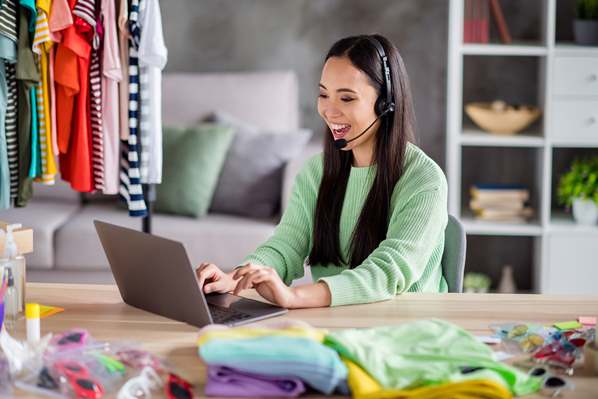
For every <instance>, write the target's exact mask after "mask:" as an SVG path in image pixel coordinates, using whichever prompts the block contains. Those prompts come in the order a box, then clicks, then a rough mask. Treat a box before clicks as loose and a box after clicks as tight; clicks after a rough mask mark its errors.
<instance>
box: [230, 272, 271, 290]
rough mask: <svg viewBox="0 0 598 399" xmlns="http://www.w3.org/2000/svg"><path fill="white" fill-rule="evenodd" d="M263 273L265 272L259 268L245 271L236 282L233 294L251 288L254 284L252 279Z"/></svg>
mask: <svg viewBox="0 0 598 399" xmlns="http://www.w3.org/2000/svg"><path fill="white" fill-rule="evenodd" d="M264 274H265V272H264V271H263V270H260V269H257V270H253V271H250V272H247V273H245V275H244V276H243V277H242V278H241V280H239V282H238V283H237V287H236V288H235V291H234V292H233V294H235V295H237V294H239V293H240V292H241V291H243V290H246V289H249V288H252V287H253V285H254V280H255V279H256V278H258V277H259V276H261V275H264Z"/></svg>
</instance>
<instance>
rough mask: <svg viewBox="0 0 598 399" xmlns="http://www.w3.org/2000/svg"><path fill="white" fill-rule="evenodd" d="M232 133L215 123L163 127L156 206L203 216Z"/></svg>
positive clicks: (171, 211) (210, 199)
mask: <svg viewBox="0 0 598 399" xmlns="http://www.w3.org/2000/svg"><path fill="white" fill-rule="evenodd" d="M233 135H234V134H233V130H232V128H230V127H226V126H223V125H217V124H213V123H205V124H200V125H196V126H193V127H190V128H187V129H177V128H166V129H164V139H163V140H164V171H163V180H162V184H159V185H158V186H157V188H156V194H157V195H156V210H157V211H159V212H164V213H170V214H176V215H186V216H193V217H199V216H204V215H205V214H206V213H207V212H208V208H209V206H210V203H211V202H212V197H213V195H214V190H215V189H216V184H217V183H218V176H220V171H221V170H222V165H223V164H224V160H225V158H226V153H227V151H228V149H229V147H230V144H231V141H232V139H233Z"/></svg>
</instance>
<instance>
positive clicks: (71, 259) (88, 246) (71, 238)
mask: <svg viewBox="0 0 598 399" xmlns="http://www.w3.org/2000/svg"><path fill="white" fill-rule="evenodd" d="M94 219H98V220H102V221H105V222H108V223H114V224H118V225H121V226H125V227H130V228H133V229H141V220H140V219H136V218H131V217H129V216H128V214H127V212H125V211H123V210H121V209H118V208H117V207H115V206H110V205H107V204H91V205H87V206H85V207H83V208H82V211H81V212H80V213H78V214H77V215H75V216H74V217H73V218H71V219H70V220H69V221H68V223H67V224H66V225H65V226H63V228H61V229H60V231H59V232H58V233H57V235H56V268H57V269H61V270H105V269H107V268H108V261H107V260H106V256H105V255H104V251H103V250H102V246H101V244H100V241H99V239H98V237H97V234H96V232H95V229H94V226H93V220H94ZM274 227H275V223H274V221H263V220H253V219H246V218H240V217H235V216H228V215H218V214H208V215H206V216H204V217H203V218H200V219H193V218H188V217H183V216H171V215H159V214H156V215H153V216H152V229H153V233H154V234H155V235H158V236H162V237H167V238H170V239H173V240H177V241H180V242H182V243H183V244H184V245H185V248H186V249H187V253H188V255H189V259H190V260H191V262H192V264H194V265H196V264H199V263H200V262H212V263H215V264H217V265H219V266H221V267H222V268H223V269H226V270H229V269H232V268H233V267H234V266H236V265H237V264H238V263H239V262H241V261H242V260H243V258H244V257H245V256H246V255H247V254H249V253H251V252H252V251H253V250H254V249H255V248H256V247H257V246H258V245H259V244H261V243H262V242H264V241H265V240H266V239H267V238H268V237H269V236H270V235H271V234H272V233H273V232H274Z"/></svg>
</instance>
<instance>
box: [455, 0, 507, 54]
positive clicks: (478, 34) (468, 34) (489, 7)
mask: <svg viewBox="0 0 598 399" xmlns="http://www.w3.org/2000/svg"><path fill="white" fill-rule="evenodd" d="M490 13H492V17H493V18H494V21H495V23H496V27H497V29H498V33H499V35H500V40H501V42H502V43H504V44H509V43H511V42H512V38H511V34H510V32H509V28H508V26H507V23H506V21H505V16H504V14H503V11H502V7H501V5H500V2H499V0H465V9H464V15H463V20H464V26H463V43H488V42H489V39H490Z"/></svg>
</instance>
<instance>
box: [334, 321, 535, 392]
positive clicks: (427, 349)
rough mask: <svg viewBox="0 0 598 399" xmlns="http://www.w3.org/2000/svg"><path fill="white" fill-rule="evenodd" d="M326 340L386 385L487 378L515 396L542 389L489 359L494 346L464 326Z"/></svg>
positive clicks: (355, 333)
mask: <svg viewBox="0 0 598 399" xmlns="http://www.w3.org/2000/svg"><path fill="white" fill-rule="evenodd" d="M324 343H325V344H326V345H328V346H330V347H332V348H334V349H335V350H336V351H337V352H338V353H339V354H340V355H341V356H343V357H345V358H347V359H349V360H351V361H353V362H354V363H356V364H358V365H359V366H361V367H362V368H363V369H364V370H366V371H367V372H368V373H369V374H370V375H371V376H372V377H373V378H375V379H376V380H377V381H378V382H379V383H380V385H382V386H383V387H384V388H396V389H405V388H407V389H408V388H416V387H420V386H427V385H433V384H439V383H445V382H456V381H462V380H469V379H491V380H494V381H497V382H500V383H502V384H503V385H504V386H506V387H507V388H509V389H510V390H511V392H512V393H513V394H515V395H527V394H529V393H532V392H536V391H537V390H538V389H539V388H540V380H539V379H537V378H533V377H530V376H528V375H527V374H526V373H524V372H522V371H519V370H518V369H516V368H514V367H511V366H508V365H506V364H503V363H500V362H497V361H495V360H494V359H493V356H492V350H491V349H490V348H489V347H488V346H486V345H485V344H483V343H481V342H479V341H478V340H476V338H475V337H474V336H472V335H471V334H470V333H468V332H467V331H465V330H463V329H462V328H460V327H458V326H456V325H454V324H451V323H448V322H445V321H441V320H421V321H415V322H412V323H406V324H402V325H400V326H393V327H377V328H368V329H350V330H343V331H338V332H333V333H331V334H329V335H327V336H326V338H325V340H324Z"/></svg>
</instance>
